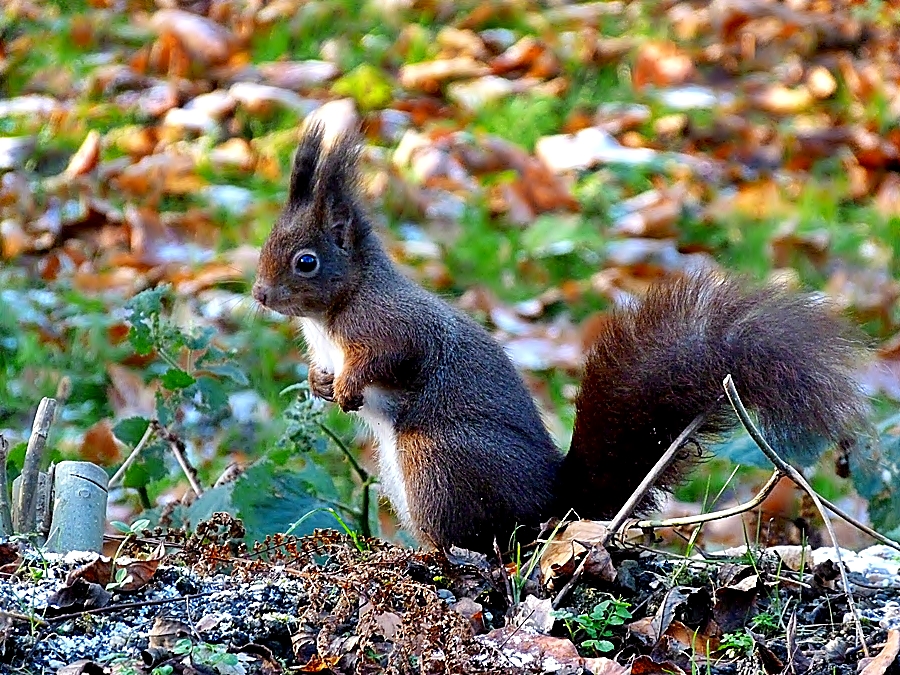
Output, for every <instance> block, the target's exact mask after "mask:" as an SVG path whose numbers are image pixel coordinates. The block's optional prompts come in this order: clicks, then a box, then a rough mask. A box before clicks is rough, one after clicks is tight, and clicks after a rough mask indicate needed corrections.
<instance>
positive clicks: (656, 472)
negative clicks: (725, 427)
mask: <svg viewBox="0 0 900 675" xmlns="http://www.w3.org/2000/svg"><path fill="white" fill-rule="evenodd" d="M705 421H706V413H705V412H703V413H700V414H699V415H697V416H696V417H695V418H694V420H693V421H692V422H691V423H690V424H688V425H687V428H686V429H685V430H684V431H682V432H681V433H680V434H678V437H677V438H676V439H675V440H674V441H672V444H671V445H670V446H669V449H668V450H666V452H665V453H664V454H663V456H662V457H660V458H659V461H657V462H656V464H654V465H653V468H652V469H650V473H648V474H647V475H646V476H645V477H644V480H642V481H641V484H640V485H638V486H637V488H636V489H635V491H634V492H633V493H632V494H631V497H629V498H628V501H627V502H625V505H624V506H623V507H622V508H621V509H619V512H618V513H617V514H616V515H615V517H614V518H613V519H612V520H611V521H609V530H608V531H607V533H606V536H605V537H604V538H603V541H602V542H601V544H602V545H603V546H606V545H607V544H608V543H609V542H610V541H611V540H612V538H613V537H614V536H615V535H616V532H618V530H619V528H620V527H622V525H624V524H625V521H626V520H628V516H630V515H631V512H632V511H634V509H635V507H636V506H637V505H638V504H640V503H641V500H642V499H643V498H644V496H645V495H646V494H647V492H649V491H650V488H652V487H653V485H654V484H655V483H656V481H657V480H659V477H660V476H661V475H662V474H663V472H665V470H666V469H668V468H669V464H671V463H672V460H673V459H674V458H675V454H676V453H677V452H678V451H679V450H681V446H682V445H684V442H685V441H686V440H687V439H688V438H689V437H690V436H691V434H693V433H694V432H695V431H697V429H699V428H700V425H702V424H703V422H705Z"/></svg>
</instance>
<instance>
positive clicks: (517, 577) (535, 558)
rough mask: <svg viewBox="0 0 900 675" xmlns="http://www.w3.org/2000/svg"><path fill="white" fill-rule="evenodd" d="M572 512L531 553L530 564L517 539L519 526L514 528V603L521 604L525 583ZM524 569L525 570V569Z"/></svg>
mask: <svg viewBox="0 0 900 675" xmlns="http://www.w3.org/2000/svg"><path fill="white" fill-rule="evenodd" d="M571 515H572V512H571V511H569V512H568V513H567V514H566V515H565V517H564V518H563V519H562V520H560V521H559V522H558V523H557V524H556V527H554V528H553V531H552V532H550V536H549V537H547V539H546V540H544V542H543V543H542V544H541V546H540V547H539V548H538V549H537V550H536V551H534V552H533V553H532V554H531V558H529V560H528V564H527V565H524V567H523V564H522V545H521V544H520V543H519V542H518V541H517V539H516V533H517V532H518V529H519V528H516V529H515V530H513V533H512V537H511V540H510V549H511V550H512V551H514V552H515V556H516V560H515V562H516V571H515V573H514V574H513V575H512V576H511V577H510V580H509V581H510V586H511V589H510V590H511V592H512V603H513V604H514V605H517V604H519V602H521V600H522V590H523V589H524V588H525V584H526V583H527V581H528V580H529V579H530V578H531V575H532V573H533V572H534V568H535V567H536V566H537V564H538V562H539V561H540V559H541V556H543V555H544V551H546V550H547V547H548V546H549V545H550V543H551V542H552V541H553V540H554V538H556V535H557V533H558V532H559V531H560V529H562V527H563V526H564V525H565V524H566V523H568V522H569V518H570V517H571ZM523 569H524V571H523Z"/></svg>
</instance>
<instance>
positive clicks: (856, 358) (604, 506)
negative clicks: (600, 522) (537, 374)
mask: <svg viewBox="0 0 900 675" xmlns="http://www.w3.org/2000/svg"><path fill="white" fill-rule="evenodd" d="M865 354H866V352H865V345H864V342H863V340H862V339H861V335H860V333H859V331H858V330H857V329H856V328H855V327H854V326H852V325H851V324H850V323H849V322H848V321H846V320H845V319H843V318H842V317H840V316H839V315H838V313H837V312H836V311H835V310H834V308H833V307H831V306H830V304H829V303H828V302H827V301H826V300H825V299H824V298H822V297H820V296H816V295H813V294H802V293H796V292H792V291H788V290H786V289H784V288H781V287H778V286H776V285H767V286H758V285H755V284H753V283H752V282H748V281H747V280H745V279H743V278H741V277H738V276H722V275H720V274H718V273H715V272H711V271H706V272H694V273H689V274H685V275H684V276H682V277H681V278H679V279H677V280H676V281H674V282H671V283H665V284H658V285H655V286H654V287H652V288H651V289H650V291H649V292H648V293H647V294H646V296H645V297H644V298H643V299H642V300H641V301H640V302H639V303H637V304H636V305H633V306H629V307H624V308H619V309H616V310H614V311H613V312H612V313H611V315H610V316H609V318H608V320H607V321H606V322H605V323H604V324H603V327H602V330H601V333H600V335H599V337H598V339H597V341H596V342H595V344H594V345H593V346H592V347H591V349H590V351H589V353H588V355H587V358H586V361H585V372H584V378H583V381H582V385H581V391H580V393H579V395H578V399H577V401H576V410H577V414H576V418H575V430H574V434H573V439H572V446H571V448H570V450H569V453H568V455H567V456H566V460H565V462H564V464H563V468H562V471H561V477H560V485H559V488H558V494H559V506H558V507H557V510H560V508H570V507H571V508H574V509H576V511H577V513H578V515H579V516H581V517H583V518H601V517H608V516H610V515H611V514H613V513H614V512H615V511H616V510H617V509H618V508H619V507H621V506H622V505H623V504H624V503H625V501H626V500H627V499H628V498H629V497H630V496H631V493H632V492H633V490H634V488H635V487H637V485H638V483H639V482H640V481H641V480H643V478H644V476H645V475H646V474H647V473H648V472H649V470H650V468H652V466H653V465H654V464H655V463H656V461H657V460H658V459H659V457H660V456H661V455H662V454H663V452H665V450H666V449H667V448H668V446H669V445H670V444H671V443H672V441H674V440H675V438H676V437H677V436H678V435H679V434H680V433H681V432H682V431H683V430H684V429H685V428H686V427H687V426H688V425H689V424H690V423H691V422H692V421H693V419H694V418H695V417H696V416H697V415H699V414H701V413H705V414H706V421H705V422H704V424H703V425H702V426H701V427H700V429H699V430H698V432H697V433H695V434H694V435H693V438H694V439H695V440H698V441H701V442H702V441H704V440H706V441H709V440H714V439H716V438H717V437H719V436H720V435H721V434H722V433H723V432H725V431H728V430H730V429H732V428H734V427H735V426H736V424H737V420H736V418H735V416H734V413H733V411H732V409H731V407H730V405H729V403H728V400H727V398H725V396H724V389H723V385H722V381H723V379H724V378H725V376H726V375H728V374H731V376H732V377H733V379H734V382H735V386H736V387H737V390H738V393H739V394H740V395H741V398H742V400H743V401H744V403H745V404H746V406H747V407H748V409H750V410H751V411H752V412H755V413H756V415H757V417H758V420H759V423H760V427H761V429H762V431H763V433H764V434H766V436H767V438H768V440H770V441H771V442H772V444H773V445H774V446H775V447H776V449H778V450H779V451H780V453H781V454H782V456H783V457H785V458H786V459H788V461H792V460H793V461H795V462H799V463H804V462H805V461H808V460H810V459H813V458H814V455H815V453H816V451H818V450H821V449H822V448H823V447H824V446H825V445H827V444H829V443H839V442H846V441H852V440H853V439H854V437H855V436H856V435H857V434H860V433H862V432H863V431H864V430H865V428H866V418H867V414H868V401H867V399H866V396H865V395H864V393H863V392H862V390H861V388H860V386H859V385H858V383H857V382H856V380H855V379H854V371H855V369H856V367H857V366H858V365H859V364H860V362H861V360H862V359H863V358H865ZM698 457H699V455H698V453H697V450H696V447H695V448H693V449H692V448H691V447H690V446H687V447H686V448H685V450H684V452H683V453H682V454H681V457H679V458H678V459H677V460H676V461H675V462H674V463H673V465H672V467H671V468H670V469H669V471H668V472H667V473H666V474H664V475H663V477H662V479H661V480H660V481H659V482H658V483H657V487H658V488H662V489H670V488H671V487H673V486H675V485H676V484H677V483H678V482H680V481H681V480H682V478H683V476H684V474H685V472H686V471H687V470H688V469H690V468H691V466H692V465H693V464H694V463H695V460H696V459H697V458H698ZM656 495H657V496H658V495H659V492H658V491H657V493H656ZM653 502H654V496H653V495H651V497H650V498H649V499H648V500H646V501H645V503H644V504H643V506H644V507H645V508H646V507H648V506H652V505H653Z"/></svg>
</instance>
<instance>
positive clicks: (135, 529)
mask: <svg viewBox="0 0 900 675" xmlns="http://www.w3.org/2000/svg"><path fill="white" fill-rule="evenodd" d="M110 525H112V526H113V527H114V528H116V529H117V530H118V531H119V532H122V533H123V534H124V535H125V537H124V538H123V539H122V542H121V543H120V544H119V546H118V548H117V549H116V552H115V554H114V555H113V559H112V566H113V570H115V572H114V578H113V580H112V581H110V582H109V583H108V584H106V590H108V591H112V590H115V589H116V588H121V587H122V586H123V585H124V584H126V583H128V582H129V581H131V575H130V574H128V570H127V569H125V568H124V567H118V566H117V565H116V562H117V561H118V559H119V556H120V555H121V554H122V549H123V548H124V547H125V544H127V543H128V542H129V541H131V540H132V539H133V538H134V537H137V536H139V535H140V533H141V532H143V531H144V530H146V529H147V528H148V527H149V526H150V521H149V520H148V519H147V518H141V519H139V520H136V521H134V522H133V523H132V524H131V525H129V524H128V523H123V522H122V521H120V520H113V521H111V522H110Z"/></svg>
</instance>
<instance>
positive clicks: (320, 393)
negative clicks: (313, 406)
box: [309, 366, 334, 401]
mask: <svg viewBox="0 0 900 675" xmlns="http://www.w3.org/2000/svg"><path fill="white" fill-rule="evenodd" d="M309 389H310V391H311V392H312V394H313V396H315V397H317V398H323V399H325V400H326V401H333V400H334V373H329V372H326V371H324V370H320V369H319V368H316V367H315V366H310V368H309Z"/></svg>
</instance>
